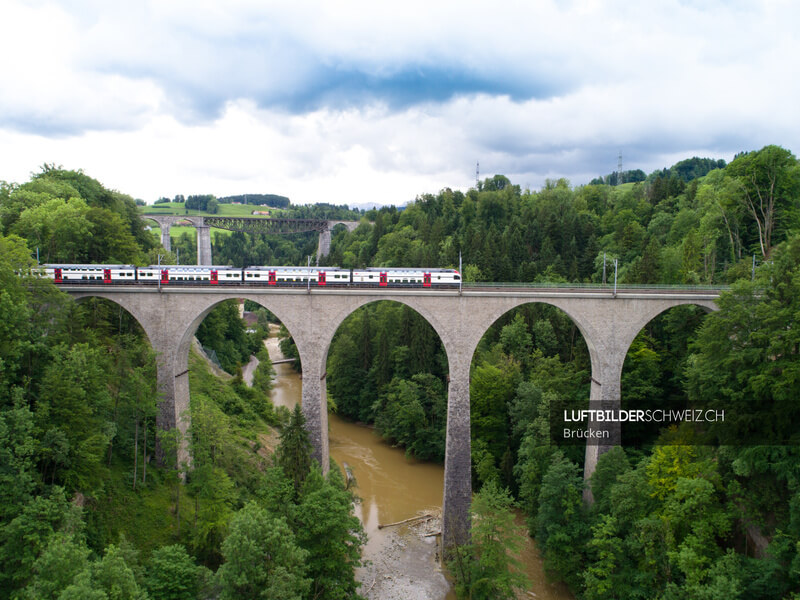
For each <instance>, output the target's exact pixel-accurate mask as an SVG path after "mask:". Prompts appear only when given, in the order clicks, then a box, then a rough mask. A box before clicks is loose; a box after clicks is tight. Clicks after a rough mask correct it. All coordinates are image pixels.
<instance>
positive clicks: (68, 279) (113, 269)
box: [42, 264, 136, 285]
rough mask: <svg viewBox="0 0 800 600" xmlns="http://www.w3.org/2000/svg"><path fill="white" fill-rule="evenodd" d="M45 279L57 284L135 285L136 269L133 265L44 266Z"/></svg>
mask: <svg viewBox="0 0 800 600" xmlns="http://www.w3.org/2000/svg"><path fill="white" fill-rule="evenodd" d="M42 272H43V274H44V277H46V278H48V279H52V280H53V281H54V282H55V283H61V284H67V283H95V284H97V283H100V284H106V285H108V284H118V283H135V282H136V267H134V266H133V265H76V264H47V265H42Z"/></svg>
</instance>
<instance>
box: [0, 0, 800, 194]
mask: <svg viewBox="0 0 800 600" xmlns="http://www.w3.org/2000/svg"><path fill="white" fill-rule="evenodd" d="M0 22H2V23H3V33H2V35H0V81H2V84H1V85H2V87H1V88H0V179H4V180H7V181H16V182H23V181H26V180H27V179H28V177H29V175H30V173H31V172H33V171H37V170H38V167H39V165H41V164H43V163H55V164H59V165H63V166H64V167H66V168H73V169H78V168H81V169H83V170H84V171H85V172H86V173H88V174H89V175H91V176H93V177H95V178H97V179H99V180H100V181H101V182H103V183H104V184H105V185H106V186H108V187H111V188H114V189H118V190H120V191H122V192H125V193H128V194H131V195H132V196H134V197H137V198H142V199H144V200H146V201H147V202H152V201H153V200H155V199H156V198H158V197H159V196H170V197H172V196H174V195H175V194H185V195H188V194H194V193H212V194H216V195H217V196H224V195H228V194H238V193H277V194H283V195H286V196H289V197H290V198H291V199H292V201H293V202H295V203H298V204H299V203H307V202H321V201H326V202H334V203H339V204H341V203H361V202H377V203H381V204H388V203H394V204H403V203H405V202H407V201H408V200H412V199H413V198H414V197H415V196H416V195H418V194H421V193H428V192H432V193H435V192H436V191H438V190H440V189H442V188H444V187H451V188H453V189H462V190H466V189H468V188H469V187H470V186H473V185H474V183H475V167H476V162H478V161H479V162H480V175H481V178H483V177H486V176H491V175H494V174H495V173H503V174H505V175H506V176H508V177H509V178H510V179H511V180H512V181H513V182H514V183H517V184H519V185H521V186H522V187H523V188H531V189H537V188H539V187H541V186H542V185H543V183H544V181H545V179H547V178H551V179H552V178H559V177H566V178H568V179H569V180H570V182H571V183H572V184H573V185H580V184H584V183H588V181H589V180H590V179H591V178H592V177H595V176H597V175H601V174H606V173H610V172H611V171H613V170H615V169H616V167H617V158H618V154H619V153H620V152H621V153H622V157H623V168H625V169H636V168H640V169H643V170H644V171H645V172H650V171H652V170H653V169H656V168H661V167H665V166H669V165H671V164H673V163H674V162H676V161H677V160H680V159H683V158H688V157H691V156H694V155H698V156H709V157H713V158H724V159H726V160H730V159H731V158H732V157H733V155H734V154H735V153H736V152H738V151H740V150H747V149H757V148H761V147H762V146H764V145H766V144H779V145H782V146H784V147H786V148H789V149H790V150H792V151H793V152H794V153H795V154H797V153H798V152H800V110H799V109H798V107H799V106H800V77H798V73H800V34H798V32H797V26H798V24H800V3H798V2H796V1H795V0H764V1H757V0H741V1H732V0H720V1H714V0H665V1H655V0H654V1H652V2H631V1H630V0H626V1H611V0H609V1H600V0H520V1H505V0H500V1H495V2H493V3H491V4H490V3H488V2H482V3H471V2H465V1H464V0H459V1H457V2H449V1H439V0H419V1H418V0H405V1H404V2H402V3H400V2H394V3H387V2H374V1H370V2H343V1H341V0H337V1H330V0H329V1H327V2H325V1H320V2H316V3H314V2H308V3H305V2H288V1H281V2H268V1H265V0H225V1H222V0H216V1H212V0H152V1H148V0H137V1H131V2H123V1H114V2H108V1H107V0H60V1H52V2H39V1H36V0H1V1H0Z"/></svg>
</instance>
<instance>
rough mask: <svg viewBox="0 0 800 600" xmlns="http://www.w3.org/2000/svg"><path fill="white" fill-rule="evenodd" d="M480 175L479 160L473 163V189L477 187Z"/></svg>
mask: <svg viewBox="0 0 800 600" xmlns="http://www.w3.org/2000/svg"><path fill="white" fill-rule="evenodd" d="M480 177H481V162H480V161H478V162H476V163H475V189H476V190H477V189H478V181H479V180H480Z"/></svg>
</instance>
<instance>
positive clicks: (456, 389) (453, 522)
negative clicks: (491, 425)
mask: <svg viewBox="0 0 800 600" xmlns="http://www.w3.org/2000/svg"><path fill="white" fill-rule="evenodd" d="M470 359H471V357H470ZM470 363H471V360H460V361H459V360H457V359H455V360H454V359H452V358H451V359H450V375H449V379H450V382H449V385H448V388H447V433H446V441H445V455H444V456H445V458H444V497H443V498H442V548H450V547H452V546H454V545H461V544H465V543H467V542H468V541H469V529H470V518H469V508H470V504H471V503H472V450H471V446H472V444H471V431H470V403H469V368H470Z"/></svg>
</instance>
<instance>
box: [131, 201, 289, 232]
mask: <svg viewBox="0 0 800 600" xmlns="http://www.w3.org/2000/svg"><path fill="white" fill-rule="evenodd" d="M254 210H264V211H266V210H268V211H269V212H270V216H275V217H281V216H284V213H286V211H285V210H284V209H280V208H270V207H269V206H256V205H254V204H220V205H219V212H217V214H214V215H212V214H211V213H208V212H204V211H201V210H186V208H184V205H183V204H178V203H175V202H165V203H163V204H148V205H147V206H140V207H139V211H140V212H141V213H142V214H151V215H203V216H208V217H259V216H265V215H253V214H252V212H253V211H254ZM174 229H175V228H174V227H173V230H174Z"/></svg>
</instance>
